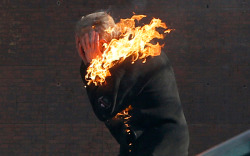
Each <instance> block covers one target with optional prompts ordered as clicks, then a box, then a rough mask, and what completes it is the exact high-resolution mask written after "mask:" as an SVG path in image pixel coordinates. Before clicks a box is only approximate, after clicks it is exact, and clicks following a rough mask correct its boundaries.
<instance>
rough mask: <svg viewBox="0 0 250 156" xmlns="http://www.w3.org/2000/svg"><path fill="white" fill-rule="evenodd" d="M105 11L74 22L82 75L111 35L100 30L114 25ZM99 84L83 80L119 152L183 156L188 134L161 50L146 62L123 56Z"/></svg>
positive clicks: (123, 154) (122, 155) (130, 155)
mask: <svg viewBox="0 0 250 156" xmlns="http://www.w3.org/2000/svg"><path fill="white" fill-rule="evenodd" d="M114 26H115V23H114V20H113V18H112V17H111V16H109V15H108V14H107V13H105V12H97V13H93V14H89V15H87V16H85V17H82V18H81V20H79V21H78V23H77V25H76V37H75V39H76V48H77V50H78V53H79V56H80V57H81V58H82V64H81V67H80V74H81V76H82V80H83V82H84V83H85V85H86V84H87V82H86V80H85V75H86V69H87V67H88V66H89V63H90V61H91V60H92V59H94V58H96V57H97V56H101V55H102V52H103V49H102V48H103V47H102V44H103V43H104V42H107V43H108V42H110V41H111V39H112V38H117V37H118V34H119V32H117V34H115V33H113V34H109V33H107V32H106V31H105V29H108V28H110V27H114ZM110 72H111V75H112V76H110V77H107V78H106V83H105V84H104V85H99V86H95V85H94V84H90V85H86V90H87V94H88V97H89V100H90V103H91V105H92V108H93V111H94V113H95V114H96V116H97V117H98V119H99V120H101V121H103V122H104V123H105V125H106V126H107V128H108V129H109V130H110V132H111V134H112V135H113V136H114V138H115V139H116V140H117V142H118V143H119V144H120V153H119V156H186V155H188V145H189V135H188V128H187V123H186V120H185V117H184V114H183V110H182V107H181V101H180V98H179V94H178V90H177V85H176V81H175V76H174V72H173V69H172V67H171V65H170V63H169V60H168V58H167V56H166V54H165V53H164V52H161V55H159V56H155V57H148V58H147V61H146V63H142V61H141V60H137V61H136V62H135V63H134V64H131V58H130V57H128V58H127V59H125V61H124V62H122V63H120V64H118V65H116V66H114V67H112V68H111V69H110Z"/></svg>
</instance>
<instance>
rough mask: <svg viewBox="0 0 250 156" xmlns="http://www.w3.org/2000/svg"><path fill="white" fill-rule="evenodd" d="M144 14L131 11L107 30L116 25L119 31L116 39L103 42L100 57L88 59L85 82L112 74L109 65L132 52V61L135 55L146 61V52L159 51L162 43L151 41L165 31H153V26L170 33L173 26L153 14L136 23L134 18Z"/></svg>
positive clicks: (119, 61)
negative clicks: (148, 18) (127, 17)
mask: <svg viewBox="0 0 250 156" xmlns="http://www.w3.org/2000/svg"><path fill="white" fill-rule="evenodd" d="M144 17H146V15H134V16H132V17H131V18H130V19H121V20H120V22H119V23H117V24H116V27H115V28H113V29H108V30H106V31H107V32H109V33H112V32H113V31H115V29H118V30H119V31H120V32H121V34H120V36H119V39H112V40H111V42H110V43H109V44H104V47H105V48H106V50H105V51H104V52H103V54H102V57H97V58H95V59H93V60H92V61H91V63H90V66H89V67H88V69H87V74H86V75H85V79H86V81H87V82H88V85H89V84H90V83H94V84H95V85H96V86H97V85H98V84H100V85H102V83H104V82H105V78H106V77H107V76H111V73H110V71H109V69H110V68H112V67H113V66H114V65H116V64H118V63H121V62H123V61H124V60H125V59H126V58H127V57H129V56H131V55H132V60H131V62H132V63H134V62H135V61H136V60H137V59H144V61H143V63H145V62H146V57H147V56H157V55H160V53H161V48H162V47H163V45H160V44H159V43H158V42H157V43H156V44H152V43H150V41H151V40H152V39H154V38H158V39H163V38H164V35H163V34H160V33H159V32H158V31H156V28H164V29H165V31H164V33H169V32H170V31H171V30H172V29H168V28H167V26H166V24H165V23H163V22H162V21H161V20H160V19H156V18H153V19H152V20H151V22H150V24H146V25H144V26H142V27H140V26H138V27H135V20H137V21H140V20H141V19H142V18H144ZM116 31H117V30H116Z"/></svg>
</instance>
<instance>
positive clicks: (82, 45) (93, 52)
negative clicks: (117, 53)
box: [76, 31, 102, 65]
mask: <svg viewBox="0 0 250 156" xmlns="http://www.w3.org/2000/svg"><path fill="white" fill-rule="evenodd" d="M99 44H100V43H99V33H98V32H95V31H92V32H91V37H90V36H89V34H88V33H86V34H84V36H83V37H81V38H79V37H77V36H76V48H77V50H78V54H79V56H80V57H81V58H82V60H83V62H84V64H85V65H86V64H88V63H90V62H91V61H92V59H95V58H96V57H97V56H101V55H102V53H101V51H100V48H99Z"/></svg>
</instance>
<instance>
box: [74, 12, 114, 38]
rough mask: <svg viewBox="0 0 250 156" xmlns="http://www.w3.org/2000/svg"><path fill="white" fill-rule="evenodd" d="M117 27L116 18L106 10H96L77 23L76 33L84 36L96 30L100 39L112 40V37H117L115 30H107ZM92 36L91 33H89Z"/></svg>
mask: <svg viewBox="0 0 250 156" xmlns="http://www.w3.org/2000/svg"><path fill="white" fill-rule="evenodd" d="M113 27H115V22H114V19H113V18H112V17H111V16H110V15H108V14H107V13H106V12H95V13H92V14H88V15H86V16H83V17H82V18H81V19H80V20H79V21H78V22H77V24H76V29H75V33H76V35H77V36H79V37H82V36H83V35H84V34H85V33H89V34H90V33H91V32H92V31H96V32H98V33H99V37H100V41H103V40H105V41H106V42H110V41H111V39H113V38H116V36H117V35H116V34H115V32H113V33H108V32H107V31H105V30H108V29H110V28H113ZM89 36H91V35H89Z"/></svg>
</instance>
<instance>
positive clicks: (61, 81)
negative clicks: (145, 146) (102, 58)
mask: <svg viewBox="0 0 250 156" xmlns="http://www.w3.org/2000/svg"><path fill="white" fill-rule="evenodd" d="M101 9H104V10H107V9H108V10H109V11H110V13H111V15H113V16H114V17H115V18H116V20H118V19H120V18H127V17H130V16H131V15H132V12H133V11H134V12H135V13H137V14H146V15H148V17H149V18H148V20H150V19H151V18H152V17H157V18H161V19H162V20H163V21H164V22H166V23H167V25H168V26H169V27H171V28H174V29H175V31H173V32H172V33H171V34H169V35H168V36H167V37H166V38H165V40H164V42H165V43H166V46H165V48H164V49H165V50H166V52H167V54H168V56H169V58H170V60H171V62H172V65H173V68H174V70H175V74H176V80H177V83H178V88H179V92H180V97H181V100H182V105H183V108H184V112H185V115H186V118H187V121H188V124H189V129H190V137H191V140H190V155H194V154H197V153H200V152H202V151H204V150H205V149H207V148H209V147H211V146H213V145H215V144H218V143H220V142H222V141H224V140H226V139H229V138H231V137H233V136H234V135H236V134H238V133H241V132H243V131H245V130H247V129H249V128H250V117H249V114H250V107H249V103H250V100H249V95H250V90H249V88H250V84H249V78H250V72H249V71H250V67H249V62H250V60H249V59H250V56H249V55H250V52H249V24H250V23H249V14H250V12H249V3H248V2H247V1H246V0H230V1H226V0H221V1H216V0H214V1H212V0H206V1H199V0H193V1H180V0H177V1H168V0H130V1H127V0H103V1H97V0H92V1H90V0H71V1H69V0H58V1H56V0H50V1H49V0H47V1H45V0H33V1H25V0H13V1H12V0H2V1H1V2H0V155H1V156H2V155H3V156H4V155H10V156H12V155H25V156H28V155H31V156H33V155H42V156H44V155H53V156H55V155H58V156H61V155H81V156H113V155H114V156H115V155H116V154H117V152H118V144H117V143H116V142H115V140H114V139H113V138H112V137H111V135H110V134H109V132H108V131H107V129H106V128H105V126H104V125H103V124H102V123H101V122H99V121H98V120H97V119H96V117H95V116H94V114H93V112H92V109H91V107H90V104H89V101H88V99H87V96H86V92H85V89H84V87H83V84H82V80H81V78H80V73H79V67H80V58H79V57H78V54H77V52H76V50H75V45H74V26H75V23H76V21H77V20H78V19H79V18H80V17H81V16H82V15H86V14H88V13H91V12H94V11H98V10H101Z"/></svg>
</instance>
